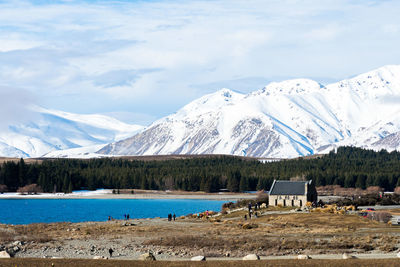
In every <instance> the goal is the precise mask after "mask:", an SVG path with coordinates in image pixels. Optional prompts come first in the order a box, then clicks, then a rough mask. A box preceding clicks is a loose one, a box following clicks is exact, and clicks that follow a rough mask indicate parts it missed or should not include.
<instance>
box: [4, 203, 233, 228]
mask: <svg viewBox="0 0 400 267" xmlns="http://www.w3.org/2000/svg"><path fill="white" fill-rule="evenodd" d="M225 202H228V201H227V200H223V201H220V200H198V199H196V200H194V199H0V211H1V212H0V223H4V224H30V223H50V222H86V221H106V220H108V216H111V217H113V218H114V219H124V214H129V215H130V218H131V219H142V218H154V217H162V218H166V217H167V216H168V213H172V214H173V213H175V214H176V216H181V215H187V214H190V213H197V212H202V211H206V210H213V211H220V210H221V207H222V204H223V203H225Z"/></svg>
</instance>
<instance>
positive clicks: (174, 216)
mask: <svg viewBox="0 0 400 267" xmlns="http://www.w3.org/2000/svg"><path fill="white" fill-rule="evenodd" d="M172 217H173V218H174V221H175V219H176V215H175V213H174V215H173V216H172Z"/></svg>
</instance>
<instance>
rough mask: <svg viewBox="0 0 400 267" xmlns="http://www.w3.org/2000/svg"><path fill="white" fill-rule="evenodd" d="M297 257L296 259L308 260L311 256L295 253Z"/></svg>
mask: <svg viewBox="0 0 400 267" xmlns="http://www.w3.org/2000/svg"><path fill="white" fill-rule="evenodd" d="M297 259H298V260H309V259H311V257H310V256H308V255H297Z"/></svg>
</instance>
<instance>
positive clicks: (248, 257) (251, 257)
mask: <svg viewBox="0 0 400 267" xmlns="http://www.w3.org/2000/svg"><path fill="white" fill-rule="evenodd" d="M259 259H260V256H258V255H256V254H249V255H246V256H244V257H243V260H244V261H256V260H259Z"/></svg>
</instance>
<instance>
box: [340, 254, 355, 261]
mask: <svg viewBox="0 0 400 267" xmlns="http://www.w3.org/2000/svg"><path fill="white" fill-rule="evenodd" d="M356 258H357V257H356V256H353V255H349V254H347V253H343V255H342V259H344V260H348V259H356Z"/></svg>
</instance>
